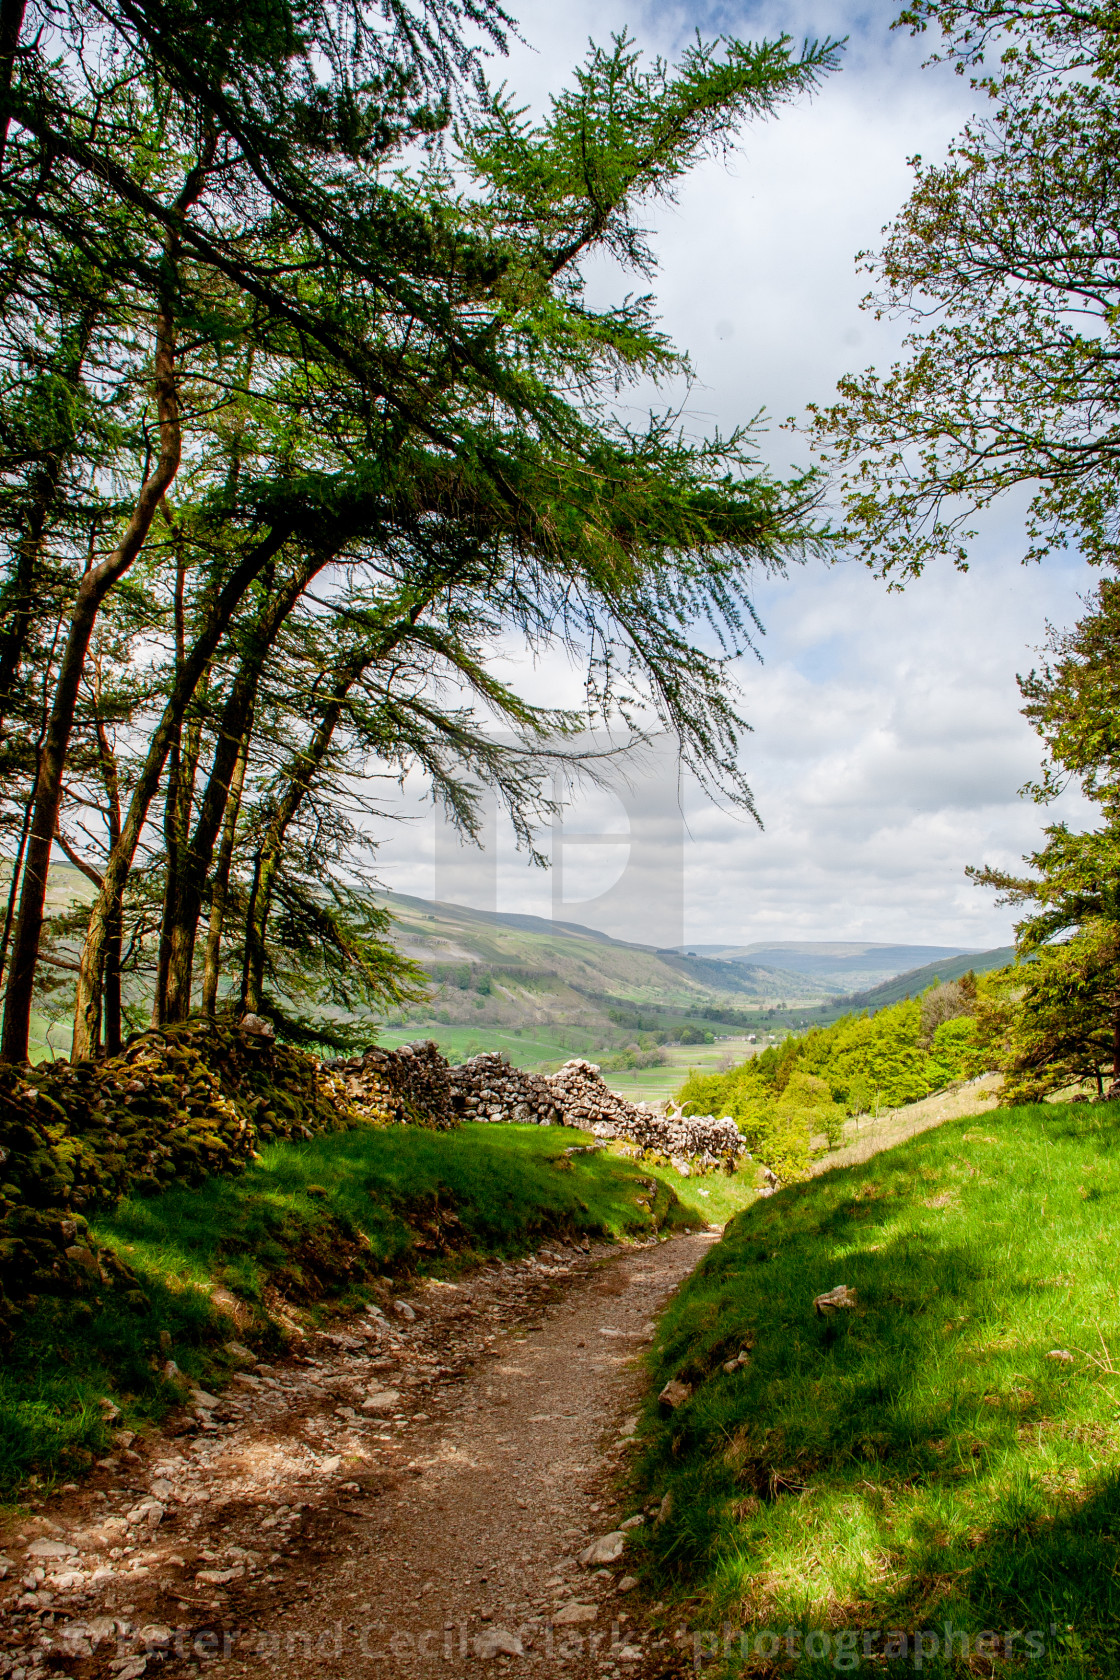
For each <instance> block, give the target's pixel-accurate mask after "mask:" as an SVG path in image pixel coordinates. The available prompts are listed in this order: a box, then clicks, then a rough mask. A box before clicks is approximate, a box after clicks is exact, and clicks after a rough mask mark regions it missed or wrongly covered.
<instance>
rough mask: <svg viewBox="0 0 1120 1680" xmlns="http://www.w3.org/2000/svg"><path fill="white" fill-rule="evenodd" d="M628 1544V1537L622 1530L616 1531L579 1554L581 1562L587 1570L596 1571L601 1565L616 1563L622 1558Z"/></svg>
mask: <svg viewBox="0 0 1120 1680" xmlns="http://www.w3.org/2000/svg"><path fill="white" fill-rule="evenodd" d="M625 1544H626V1536H625V1534H623V1532H622V1530H621V1529H615V1530H614V1531H613V1532H612V1533H610V1534H603V1535H600V1537H599V1539H598V1540H593V1541H592V1542H591V1544H590V1546H587V1547H585V1549H584V1550H583V1551H582V1552H581V1553H580V1554H579V1561H580V1562H581V1563H582V1564H583V1567H584V1568H585V1569H595V1568H597V1567H598V1566H599V1565H600V1564H604V1563H616V1562H617V1561H618V1559H619V1558H620V1557H621V1556H622V1548H623V1547H624V1546H625Z"/></svg>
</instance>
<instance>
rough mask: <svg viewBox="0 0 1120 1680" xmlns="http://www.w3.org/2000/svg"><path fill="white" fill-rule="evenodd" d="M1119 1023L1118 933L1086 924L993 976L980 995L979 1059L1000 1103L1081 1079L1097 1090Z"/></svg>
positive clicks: (1111, 1060)
mask: <svg viewBox="0 0 1120 1680" xmlns="http://www.w3.org/2000/svg"><path fill="white" fill-rule="evenodd" d="M1118 1020H1120V929H1118V928H1117V927H1116V926H1115V925H1114V924H1112V923H1103V922H1099V921H1096V922H1089V923H1087V925H1086V926H1085V927H1084V928H1082V929H1081V930H1080V932H1078V933H1076V934H1075V935H1074V936H1073V937H1072V938H1070V939H1067V940H1063V941H1062V942H1061V943H1059V944H1055V945H1044V946H1043V947H1042V948H1041V949H1040V950H1038V951H1036V952H1035V953H1034V956H1033V960H1032V961H1031V962H1030V963H1023V964H1020V965H1018V966H1016V967H1014V968H1009V969H1004V970H1003V971H1002V972H1001V973H1000V974H998V975H993V976H992V977H991V978H990V980H989V981H988V982H987V984H986V985H985V986H984V988H983V990H982V993H981V1001H980V1006H979V1009H978V1013H977V1029H978V1033H979V1040H980V1044H981V1046H982V1051H983V1054H984V1055H985V1056H986V1059H987V1060H988V1062H989V1063H990V1065H992V1066H993V1067H997V1068H999V1069H1000V1071H1001V1072H1002V1073H1003V1075H1004V1089H1003V1093H1002V1096H1001V1101H1003V1102H1005V1103H1016V1102H1035V1101H1038V1100H1039V1099H1040V1098H1041V1097H1043V1096H1045V1095H1046V1094H1047V1093H1048V1092H1051V1091H1060V1090H1062V1089H1064V1088H1065V1087H1066V1086H1069V1085H1076V1084H1079V1083H1080V1082H1081V1081H1082V1080H1086V1079H1090V1080H1093V1081H1095V1083H1096V1086H1097V1090H1098V1092H1100V1091H1102V1090H1103V1088H1104V1075H1105V1071H1106V1070H1112V1069H1114V1067H1115V1062H1116V1055H1117V1044H1116V1022H1117V1021H1118Z"/></svg>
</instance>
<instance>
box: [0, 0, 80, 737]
mask: <svg viewBox="0 0 1120 1680" xmlns="http://www.w3.org/2000/svg"><path fill="white" fill-rule="evenodd" d="M2 17H3V0H0V42H2V38H3V23H2ZM2 75H3V72H2V70H0V81H2ZM0 149H2V148H0ZM100 302H101V300H100V297H96V298H91V299H90V301H89V302H88V303H87V305H86V307H85V308H84V310H83V311H82V313H81V315H80V316H79V317H78V320H77V322H76V323H75V325H74V332H73V335H72V341H71V344H70V347H69V359H68V360H67V359H66V356H65V354H64V355H63V358H62V364H63V365H62V368H61V372H62V377H63V378H64V379H65V381H66V383H67V384H68V385H69V387H70V389H71V391H73V392H74V393H75V394H76V393H77V392H78V391H79V388H80V385H81V378H82V369H83V367H84V366H85V361H86V356H87V354H88V353H89V341H90V338H91V337H92V335H93V328H94V325H95V323H96V320H97V316H98V313H99V310H100ZM73 445H74V437H73V434H72V433H71V435H70V436H68V437H67V438H66V439H65V440H60V439H59V438H57V437H56V438H55V439H54V440H53V447H50V448H49V449H48V452H47V456H46V461H45V463H44V464H42V465H40V466H39V467H38V468H37V469H36V471H35V472H34V473H33V474H32V476H31V482H30V494H29V498H28V504H27V514H26V520H25V524H24V531H23V535H22V537H21V538H20V540H19V542H18V543H17V544H16V564H15V570H14V572H13V573H12V575H11V577H10V579H9V581H8V583H7V584H6V585H5V587H4V590H3V592H2V594H0V611H2V613H3V617H4V619H5V621H6V622H5V628H4V630H3V631H2V632H0V727H2V726H3V724H4V723H5V721H6V720H7V716H8V713H9V710H10V709H11V703H12V698H13V694H14V691H15V687H16V682H17V680H18V678H19V672H20V667H21V665H22V664H23V656H24V652H25V650H26V647H27V638H28V635H29V634H30V631H31V625H32V621H33V617H34V609H35V595H36V590H37V586H38V585H39V582H40V578H41V573H42V562H43V554H44V550H45V547H46V535H47V529H48V526H49V524H50V519H51V514H52V513H53V512H54V509H55V507H56V506H57V503H58V499H59V487H60V485H61V483H62V472H63V468H64V466H65V464H66V460H67V458H68V456H69V454H70V452H71V450H72V449H73ZM94 541H95V539H94V537H93V536H91V539H90V546H91V549H92V547H93V544H94ZM91 561H92V555H91Z"/></svg>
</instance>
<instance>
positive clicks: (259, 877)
mask: <svg viewBox="0 0 1120 1680" xmlns="http://www.w3.org/2000/svg"><path fill="white" fill-rule="evenodd" d="M384 651H385V650H384V649H378V650H377V654H383V653H384ZM377 654H375V653H374V652H373V651H371V650H366V651H363V652H362V654H361V655H360V656H356V657H353V658H352V659H351V660H350V661H349V662H348V663H347V664H346V665H344V666H343V667H342V669H341V671H340V672H339V673H338V676H337V677H336V679H335V684H334V690H333V692H332V694H331V697H330V699H329V700H328V702H327V705H326V708H325V710H324V712H323V716H322V718H321V720H320V723H319V727H318V729H317V730H316V731H315V734H314V737H313V738H312V740H311V742H310V744H309V745H308V747H307V749H306V751H305V752H302V753H301V754H300V756H299V759H298V761H297V764H296V768H295V770H294V771H293V773H292V776H291V779H290V780H289V782H288V787H287V790H286V792H285V794H284V796H283V798H282V799H281V800H280V802H279V803H278V805H277V806H276V809H275V811H274V812H273V814H272V819H271V821H270V822H269V825H268V828H267V829H266V831H265V835H264V839H263V840H262V842H261V846H260V850H259V851H258V853H257V857H256V868H255V870H254V874H253V893H252V897H251V899H250V903H249V911H248V914H247V916H246V919H245V967H244V978H243V980H242V989H241V1009H242V1012H243V1013H245V1014H253V1015H255V1014H256V1013H257V1012H258V1011H259V1010H260V1007H261V1003H262V1001H263V996H264V965H265V946H266V935H267V932H268V917H269V912H270V910H271V908H272V893H273V889H274V887H275V885H276V877H277V875H278V873H279V870H280V860H281V857H282V855H283V849H284V837H285V835H286V834H287V832H288V829H289V827H290V826H291V824H292V821H293V819H294V818H295V816H296V814H297V812H298V811H299V808H300V806H301V805H302V804H303V801H304V799H305V798H306V796H307V793H308V791H309V789H310V787H311V783H312V781H313V780H314V778H315V774H316V772H317V771H318V770H319V768H320V767H321V765H322V763H323V760H324V759H325V758H326V756H327V753H328V751H329V749H330V744H331V737H332V736H333V734H334V732H335V728H336V726H337V724H338V721H339V719H340V718H341V716H342V711H343V707H344V706H345V703H346V696H347V694H348V693H349V692H350V689H351V687H352V686H353V684H354V683H355V682H356V681H357V679H358V677H359V676H360V675H361V673H362V672H363V671H364V670H365V669H366V667H367V665H371V664H372V663H373V660H374V659H375V658H376V657H377Z"/></svg>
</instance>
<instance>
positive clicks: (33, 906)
mask: <svg viewBox="0 0 1120 1680" xmlns="http://www.w3.org/2000/svg"><path fill="white" fill-rule="evenodd" d="M155 391H156V403H157V408H158V412H159V431H160V450H159V458H158V460H157V462H156V465H155V468H154V470H153V471H152V472H151V473H150V474H149V475H148V477H147V479H146V480H145V482H144V484H143V486H142V487H141V490H140V494H139V496H138V497H137V501H136V506H135V508H134V509H133V512H132V517H131V518H130V519H129V522H128V525H127V527H126V529H125V534H124V536H123V538H122V539H121V541H120V542H119V543H118V544H117V546H116V548H114V549H113V550H112V552H111V553H109V554H107V555H106V556H105V558H104V560H102V561H100V562H99V564H97V565H96V566H91V567H90V568H89V570H88V571H87V572H86V573H85V575H84V576H83V578H82V581H81V583H80V584H79V586H78V594H77V599H76V600H75V602H74V610H73V612H72V614H71V616H70V630H69V635H68V636H67V640H66V647H65V650H64V652H63V655H62V661H61V664H60V667H59V673H58V681H57V684H56V687H55V693H54V701H53V704H52V707H51V716H50V722H49V723H48V725H47V734H46V739H45V740H44V742H43V752H42V756H41V758H40V761H39V774H38V776H37V778H36V782H35V805H34V810H33V813H32V818H31V827H30V830H29V834H28V844H27V857H26V861H25V863H24V867H23V881H22V884H21V889H20V902H19V914H18V917H17V920H16V928H15V937H14V939H13V942H12V960H11V967H10V969H9V971H8V985H7V990H6V993H5V999H4V1032H3V1039H2V1041H0V1056H2V1057H3V1059H4V1060H5V1061H7V1062H25V1061H26V1060H27V1038H28V1032H29V1029H30V1025H31V997H32V990H33V987H34V984H35V966H36V963H37V961H38V956H39V941H40V938H41V936H42V930H43V911H44V905H45V903H46V896H47V872H48V870H49V868H50V857H51V846H52V844H53V842H54V834H55V830H56V828H57V827H58V811H59V803H60V800H61V797H62V773H63V769H64V766H65V763H66V753H67V749H68V747H69V745H70V732H71V730H72V728H73V725H74V709H75V706H76V704H77V699H78V687H79V684H80V683H81V679H82V670H83V667H84V665H85V658H86V650H87V649H88V647H89V642H90V637H91V636H92V634H93V627H94V624H95V623H96V621H97V614H98V611H99V610H100V607H101V603H102V601H104V599H105V597H106V595H108V593H109V591H110V590H111V589H112V588H113V587H114V585H115V584H116V583H117V582H118V581H119V580H120V579H121V578H122V577H123V576H124V574H125V573H126V572H127V571H128V568H129V567H130V566H131V565H132V563H133V561H134V560H135V559H136V556H137V555H138V554H139V553H140V550H141V548H142V547H143V544H144V540H145V538H146V537H147V534H148V531H149V529H150V527H151V523H152V519H153V518H154V516H155V511H156V508H157V507H158V506H159V504H160V501H161V500H162V498H163V495H164V493H165V492H166V491H167V490H168V488H169V487H170V485H171V483H172V482H173V480H174V478H175V474H176V472H177V471H178V469H179V460H180V454H181V449H182V437H181V429H180V422H179V395H178V388H177V383H176V372H175V329H174V320H173V316H172V307H171V298H170V292H168V294H167V295H166V296H165V297H164V298H163V299H161V302H160V307H159V314H158V317H157V328H156V355H155Z"/></svg>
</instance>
